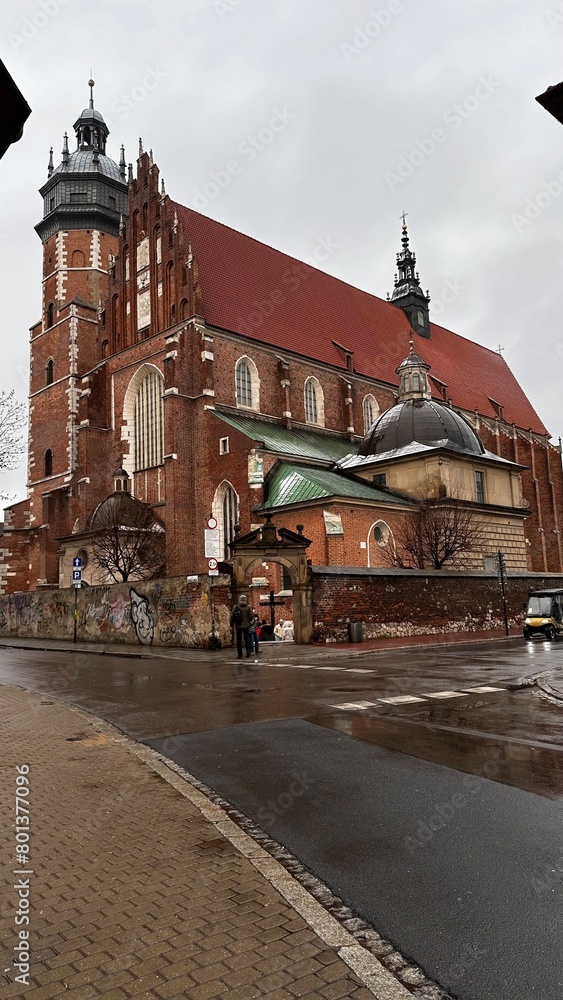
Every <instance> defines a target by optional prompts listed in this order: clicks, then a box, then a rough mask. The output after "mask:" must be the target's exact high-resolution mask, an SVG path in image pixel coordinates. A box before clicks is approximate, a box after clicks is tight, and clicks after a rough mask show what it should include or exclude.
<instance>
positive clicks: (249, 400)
mask: <svg viewBox="0 0 563 1000" xmlns="http://www.w3.org/2000/svg"><path fill="white" fill-rule="evenodd" d="M235 400H236V404H237V406H240V407H243V408H244V409H246V410H259V409H260V377H259V375H258V368H257V367H256V365H255V363H254V361H253V360H252V358H249V357H248V355H247V354H245V355H243V356H242V357H241V358H239V359H238V361H237V363H236V365H235Z"/></svg>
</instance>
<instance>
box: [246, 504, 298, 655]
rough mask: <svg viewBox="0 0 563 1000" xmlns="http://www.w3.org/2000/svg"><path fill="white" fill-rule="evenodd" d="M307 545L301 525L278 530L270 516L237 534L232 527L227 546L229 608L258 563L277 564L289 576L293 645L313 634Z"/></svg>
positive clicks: (247, 584) (247, 582) (248, 580)
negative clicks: (230, 571) (229, 555)
mask: <svg viewBox="0 0 563 1000" xmlns="http://www.w3.org/2000/svg"><path fill="white" fill-rule="evenodd" d="M310 544H311V540H310V539H309V538H305V536H304V534H303V525H302V524H298V525H297V531H291V530H290V529H289V528H278V527H277V526H276V525H275V524H274V523H273V522H272V518H271V515H269V514H267V515H266V523H265V524H264V525H263V526H262V527H261V528H256V529H255V530H254V531H250V532H248V534H246V535H241V533H240V525H236V526H235V537H234V539H233V541H232V542H231V543H230V548H231V552H232V556H233V579H232V583H231V592H232V598H233V605H234V604H236V603H237V602H238V599H239V597H240V595H241V594H243V593H245V592H246V591H247V589H248V586H249V582H250V578H251V575H252V571H253V570H254V569H255V568H256V566H260V565H261V564H262V562H273V563H279V565H281V566H284V567H285V568H286V570H287V571H288V573H289V575H290V577H291V588H292V590H293V629H294V641H295V642H296V643H301V644H305V643H309V642H311V637H312V635H313V583H312V574H311V567H310V566H309V565H308V563H307V549H308V548H309V546H310Z"/></svg>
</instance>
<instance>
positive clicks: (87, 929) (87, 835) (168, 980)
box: [0, 687, 374, 1000]
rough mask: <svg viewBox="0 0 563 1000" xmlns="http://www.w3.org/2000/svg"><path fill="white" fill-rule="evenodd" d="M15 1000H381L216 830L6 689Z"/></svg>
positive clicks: (4, 926)
mask: <svg viewBox="0 0 563 1000" xmlns="http://www.w3.org/2000/svg"><path fill="white" fill-rule="evenodd" d="M0 734H1V738H2V757H1V767H0V775H1V782H0V805H1V810H2V813H1V815H2V837H1V842H0V854H1V856H2V872H3V881H4V887H3V890H2V893H1V902H0V917H1V924H0V938H1V945H2V967H1V969H0V972H1V975H0V994H1V996H2V998H3V1000H9V998H12V997H23V996H25V1000H58V998H61V997H64V998H65V1000H90V998H95V997H104V998H105V1000H129V998H134V1000H145V998H146V1000H148V998H151V1000H169V998H175V997H188V998H190V1000H213V998H229V1000H252V998H254V997H262V996H266V997H268V998H269V1000H296V998H310V1000H312V998H313V997H316V998H321V1000H340V998H343V997H353V998H354V1000H373V995H374V994H373V993H372V992H371V991H370V990H368V989H367V988H366V987H364V986H362V985H361V982H360V980H359V979H357V978H356V976H355V975H354V974H353V973H352V972H351V971H350V969H349V968H348V966H346V965H345V964H344V962H342V960H341V959H340V958H339V957H338V956H337V955H336V953H335V952H334V951H333V950H332V949H330V948H328V947H327V946H326V945H325V944H324V943H323V942H322V941H321V940H320V938H318V937H317V936H316V934H315V933H314V932H313V931H312V930H311V929H310V928H309V927H308V925H307V924H306V923H305V921H304V920H303V919H302V918H301V917H300V916H299V915H298V914H297V913H296V911H295V910H293V909H292V908H291V906H290V905H289V904H288V903H287V902H286V901H285V900H284V899H283V897H282V896H281V895H279V893H278V892H277V891H276V890H275V889H274V888H273V887H272V886H271V885H270V883H269V882H268V881H267V879H266V878H264V877H263V876H262V875H261V874H260V873H259V872H258V871H257V870H256V869H255V868H254V867H253V866H252V865H251V864H250V862H249V861H247V859H246V858H244V857H243V856H242V855H241V854H240V853H239V852H238V851H237V850H236V848H235V847H234V846H233V845H231V844H230V843H229V841H227V840H226V839H224V838H223V837H221V836H217V830H216V828H215V827H214V826H213V825H212V824H211V823H210V822H209V821H208V820H206V819H205V818H204V817H203V816H202V815H201V813H200V812H199V811H198V810H197V809H196V808H195V806H193V805H192V803H191V802H189V801H188V800H187V799H186V798H184V797H183V796H182V795H181V794H180V792H178V791H177V790H176V789H175V788H173V787H172V786H171V785H169V784H168V783H167V782H166V781H164V779H163V778H161V777H160V776H159V775H158V774H156V773H155V772H154V771H153V770H151V768H149V767H148V766H147V765H146V764H143V763H142V762H141V761H140V760H138V759H137V757H136V756H135V755H134V754H132V753H131V752H130V751H128V750H127V749H126V748H125V747H124V746H122V745H120V744H119V743H117V742H115V741H114V740H112V739H111V738H110V737H108V736H106V735H105V734H102V733H99V732H98V731H97V730H96V729H95V728H94V726H91V725H89V724H88V723H86V724H85V723H84V719H83V717H78V716H77V715H76V714H75V713H74V712H73V711H72V710H71V709H70V708H68V707H66V706H63V705H61V704H60V703H57V702H51V701H49V700H48V699H45V698H41V697H40V696H37V695H35V694H31V693H29V692H26V691H22V690H19V689H16V688H7V687H0ZM21 764H29V766H30V775H29V778H30V790H31V795H30V800H29V801H30V810H31V819H32V826H31V853H30V859H31V864H30V868H31V869H32V871H33V873H34V874H33V876H30V878H31V912H30V916H31V928H30V929H31V974H30V983H29V986H22V985H21V984H19V983H17V982H15V975H16V974H17V970H15V969H14V968H13V967H12V956H13V954H14V952H13V947H14V945H15V943H16V941H17V931H18V928H17V927H16V926H15V911H16V909H17V895H16V893H15V890H13V889H12V885H13V883H14V882H15V881H16V878H17V877H14V876H13V875H12V871H13V870H14V868H16V867H18V865H17V864H16V859H15V831H14V812H15V806H14V802H15V786H16V782H15V778H16V770H15V769H16V765H21Z"/></svg>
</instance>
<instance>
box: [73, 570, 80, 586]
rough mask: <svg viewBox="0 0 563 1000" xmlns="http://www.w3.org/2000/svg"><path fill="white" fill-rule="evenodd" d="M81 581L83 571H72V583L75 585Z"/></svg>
mask: <svg viewBox="0 0 563 1000" xmlns="http://www.w3.org/2000/svg"><path fill="white" fill-rule="evenodd" d="M81 579H82V570H81V569H73V571H72V582H73V583H75V582H77V583H79V582H80V580H81Z"/></svg>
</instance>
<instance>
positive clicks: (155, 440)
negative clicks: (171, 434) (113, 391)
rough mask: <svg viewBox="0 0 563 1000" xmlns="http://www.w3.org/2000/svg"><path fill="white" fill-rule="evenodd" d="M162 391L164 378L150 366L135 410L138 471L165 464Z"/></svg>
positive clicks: (142, 382)
mask: <svg viewBox="0 0 563 1000" xmlns="http://www.w3.org/2000/svg"><path fill="white" fill-rule="evenodd" d="M133 378H135V376H133ZM163 392H164V379H163V377H162V375H161V373H160V372H159V371H158V370H157V369H156V368H152V367H151V368H150V369H149V370H148V372H147V373H146V374H145V375H144V377H143V378H142V379H141V381H140V383H139V384H138V387H137V392H136V394H135V402H134V407H133V424H134V435H135V450H134V458H135V461H134V471H135V472H140V471H141V470H142V469H151V468H152V467H153V466H154V465H161V464H162V460H163V459H162V455H163V449H162V440H163V403H162V395H163Z"/></svg>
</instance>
